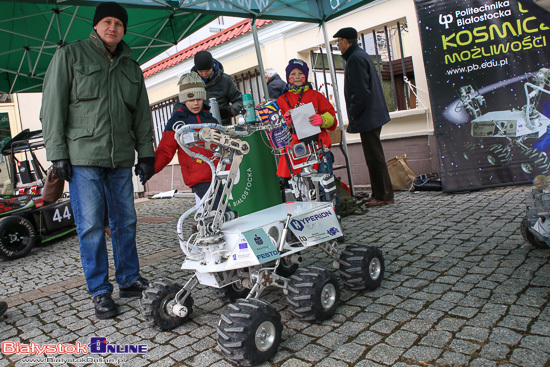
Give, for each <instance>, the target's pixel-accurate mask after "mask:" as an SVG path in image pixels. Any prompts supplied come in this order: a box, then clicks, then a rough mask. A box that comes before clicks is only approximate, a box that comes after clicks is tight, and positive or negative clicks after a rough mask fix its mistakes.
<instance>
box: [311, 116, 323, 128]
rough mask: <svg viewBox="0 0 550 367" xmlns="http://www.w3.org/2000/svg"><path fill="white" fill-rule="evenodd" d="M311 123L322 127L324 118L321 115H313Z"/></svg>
mask: <svg viewBox="0 0 550 367" xmlns="http://www.w3.org/2000/svg"><path fill="white" fill-rule="evenodd" d="M309 123H310V124H312V125H313V126H321V125H323V118H322V117H321V115H319V114H317V115H311V116H309Z"/></svg>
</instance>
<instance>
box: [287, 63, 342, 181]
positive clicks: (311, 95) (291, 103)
mask: <svg viewBox="0 0 550 367" xmlns="http://www.w3.org/2000/svg"><path fill="white" fill-rule="evenodd" d="M308 74H309V67H308V65H307V63H306V62H305V61H303V60H300V59H292V60H290V61H289V63H288V66H287V67H286V80H287V82H288V83H287V86H286V88H285V93H283V95H281V96H280V97H279V98H278V99H277V103H278V105H279V108H280V109H281V113H282V114H283V115H284V116H285V119H289V115H290V110H292V109H294V108H296V107H299V106H301V105H304V104H307V103H310V102H311V103H312V104H313V108H314V109H315V114H314V115H311V116H309V123H310V124H311V125H316V126H319V127H320V128H321V132H320V133H319V134H318V136H317V142H318V143H319V144H320V142H321V141H322V142H323V145H324V146H325V147H327V148H330V146H331V145H332V142H331V140H330V136H329V135H328V132H327V130H329V131H333V130H334V129H336V126H337V123H336V110H334V107H332V104H331V103H330V101H329V100H328V99H327V98H326V97H325V96H324V95H322V94H321V93H319V92H317V91H316V90H313V89H312V88H311V84H310V83H309V82H308V81H307V78H308ZM291 135H292V142H291V143H290V144H291V146H293V145H296V144H298V143H299V142H300V139H298V136H297V135H296V134H295V133H294V129H292V133H291ZM325 158H326V160H327V167H326V168H327V171H328V173H330V174H332V162H333V157H332V153H331V152H327V154H326V157H325ZM305 160H306V158H300V159H296V160H294V162H293V163H294V164H299V163H302V162H305ZM324 169H325V167H324V165H321V167H319V172H324ZM299 172H300V170H299V169H293V174H298V173H299ZM277 175H278V176H279V177H290V170H289V168H288V163H287V161H286V159H284V158H282V159H280V160H279V167H278V168H277Z"/></svg>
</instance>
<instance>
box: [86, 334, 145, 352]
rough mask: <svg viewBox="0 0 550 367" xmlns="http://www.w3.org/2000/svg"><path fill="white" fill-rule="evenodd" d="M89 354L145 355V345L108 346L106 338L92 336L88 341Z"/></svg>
mask: <svg viewBox="0 0 550 367" xmlns="http://www.w3.org/2000/svg"><path fill="white" fill-rule="evenodd" d="M89 346H90V353H97V354H103V353H115V354H125V353H134V354H137V353H140V354H145V353H147V345H145V344H137V345H135V344H126V345H118V344H109V342H108V341H107V338H104V337H102V336H94V337H92V338H91V339H90V344H89Z"/></svg>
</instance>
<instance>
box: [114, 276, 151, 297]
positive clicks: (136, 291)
mask: <svg viewBox="0 0 550 367" xmlns="http://www.w3.org/2000/svg"><path fill="white" fill-rule="evenodd" d="M148 287H149V281H148V280H147V279H145V278H139V279H138V280H136V281H135V282H134V284H132V285H131V286H129V287H127V288H120V298H131V297H141V293H142V292H143V291H144V290H146V289H147V288H148Z"/></svg>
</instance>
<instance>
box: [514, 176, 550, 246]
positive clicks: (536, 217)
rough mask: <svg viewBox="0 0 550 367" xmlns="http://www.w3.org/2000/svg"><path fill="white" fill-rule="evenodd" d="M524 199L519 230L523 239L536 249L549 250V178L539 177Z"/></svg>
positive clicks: (535, 179)
mask: <svg viewBox="0 0 550 367" xmlns="http://www.w3.org/2000/svg"><path fill="white" fill-rule="evenodd" d="M533 185H534V186H535V187H533V189H532V190H531V192H530V193H529V194H528V195H527V197H526V200H525V202H526V204H527V211H526V213H525V217H523V219H522V221H521V224H520V229H521V234H522V235H523V238H524V239H525V240H526V241H527V242H529V243H530V244H531V245H533V246H534V247H537V248H541V249H544V248H546V249H547V248H550V188H549V186H550V178H549V177H547V176H544V175H539V176H537V177H535V178H534V180H533Z"/></svg>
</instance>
